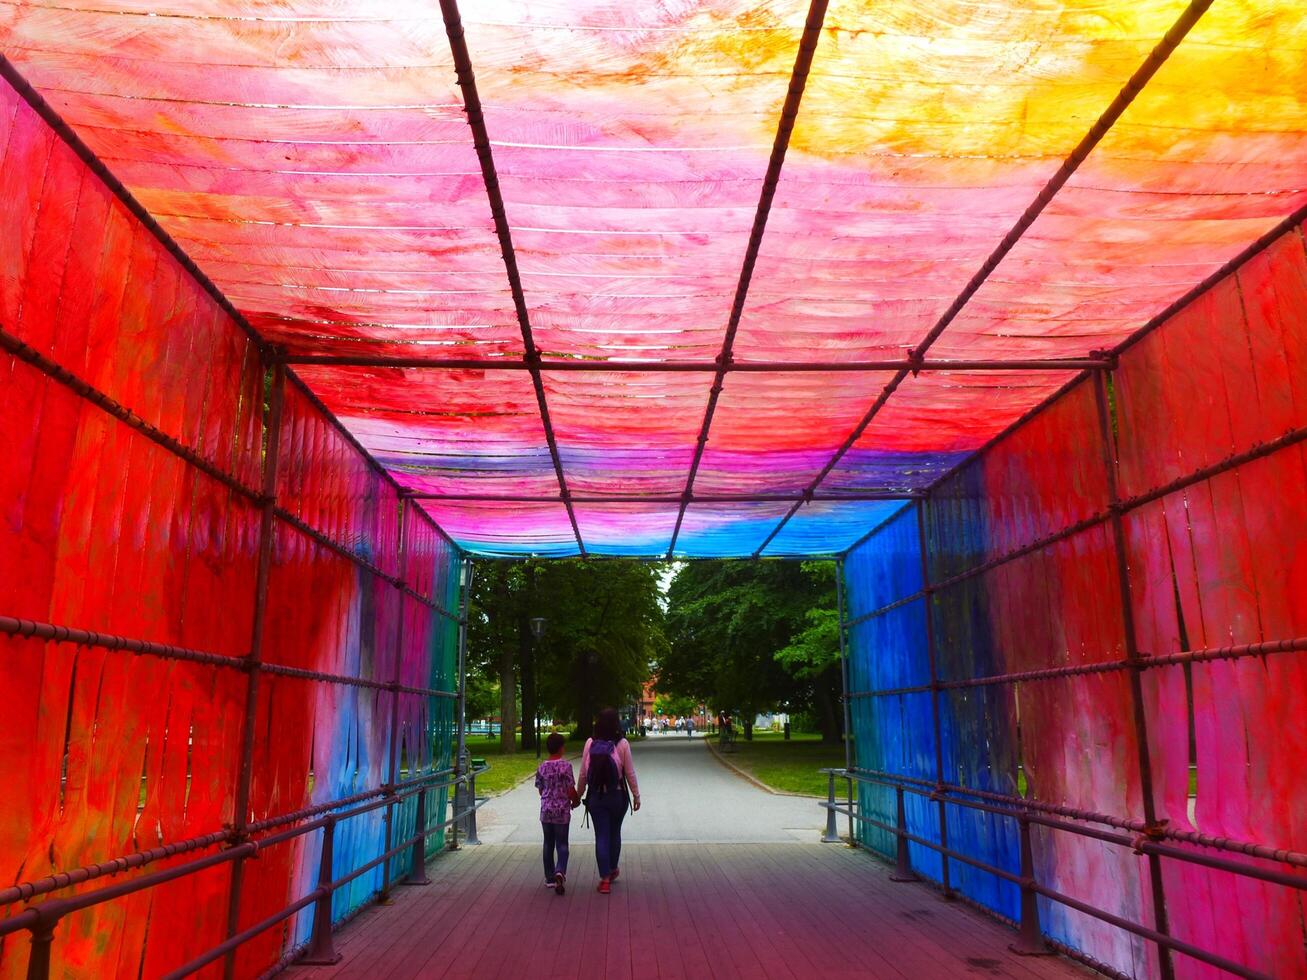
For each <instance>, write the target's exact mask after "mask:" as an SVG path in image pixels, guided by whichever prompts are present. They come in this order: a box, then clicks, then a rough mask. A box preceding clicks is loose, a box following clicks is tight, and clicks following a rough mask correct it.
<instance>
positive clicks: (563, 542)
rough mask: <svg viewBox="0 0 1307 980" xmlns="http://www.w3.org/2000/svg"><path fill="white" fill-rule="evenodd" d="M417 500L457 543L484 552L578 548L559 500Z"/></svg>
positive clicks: (553, 553)
mask: <svg viewBox="0 0 1307 980" xmlns="http://www.w3.org/2000/svg"><path fill="white" fill-rule="evenodd" d="M419 505H420V506H421V507H422V509H423V510H424V511H426V513H427V514H428V515H429V516H430V517H432V518H433V519H434V520H436V521H437V522H438V523H439V524H440V527H441V529H442V530H444V531H445V533H446V534H448V535H449V536H450V537H451V538H453V539H454V541H455V542H457V543H458V545H459V547H461V548H464V549H466V550H467V551H470V552H473V553H474V554H478V555H484V556H487V557H500V558H515V557H518V556H521V555H541V556H544V557H548V558H568V557H571V556H574V555H577V554H579V550H578V548H577V546H576V535H575V534H573V533H572V525H571V523H570V522H569V521H568V519H567V508H566V507H564V506H563V505H562V504H531V503H527V504H524V503H516V502H515V503H506V502H486V501H452V500H441V501H433V500H422V501H419Z"/></svg>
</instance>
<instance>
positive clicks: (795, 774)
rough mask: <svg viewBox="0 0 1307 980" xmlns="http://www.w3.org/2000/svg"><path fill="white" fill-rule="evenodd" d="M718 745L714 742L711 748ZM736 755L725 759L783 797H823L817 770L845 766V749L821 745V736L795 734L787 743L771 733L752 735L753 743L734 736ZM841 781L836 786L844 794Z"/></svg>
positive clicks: (823, 778)
mask: <svg viewBox="0 0 1307 980" xmlns="http://www.w3.org/2000/svg"><path fill="white" fill-rule="evenodd" d="M720 745H721V743H719V742H714V743H713V747H714V748H720ZM735 745H736V748H738V749H739V751H738V752H728V753H727V754H726V756H725V758H727V759H729V760H730V761H731V762H732V763H734V764H735V765H737V766H739V767H740V768H741V769H743V770H744V771H745V772H747V773H748V774H749V775H751V776H753V778H754V779H757V780H759V781H761V782H764V783H766V784H767V785H768V786H770V787H771V788H772V789H778V790H781V791H782V792H785V793H803V794H804V795H806V796H825V795H826V776H825V775H823V774H822V773H819V772H818V771H817V770H818V769H822V768H830V767H835V766H838V767H841V768H842V767H843V766H844V747H843V746H841V745H839V744H834V745H824V744H822V741H821V736H820V735H809V734H800V733H798V732H795V733H794V734H793V735H791V736H790V740H789V741H788V742H787V741H785V739H784V738H783V737H782V736H781V735H780V734H779V733H774V732H754V734H753V741H752V742H746V741H745V740H744V736H743V734H740V733H737V734H736V741H735ZM843 786H844V783H843V781H840V782H838V783H837V784H836V789H837V791H838V792H843Z"/></svg>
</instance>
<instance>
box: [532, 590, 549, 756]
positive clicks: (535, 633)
mask: <svg viewBox="0 0 1307 980" xmlns="http://www.w3.org/2000/svg"><path fill="white" fill-rule="evenodd" d="M545 626H546V620H545V618H544V617H543V616H534V617H532V619H531V638H532V644H531V662H532V663H533V664H535V666H536V667H537V669H536V670H534V671H532V673H533V674H535V678H536V681H535V684H536V692H535V694H536V696H535V714H536V716H535V726H536V758H537V759H539V758H540V671H539V669H538V668H539V663H538V662H537V661H538V658H537V657H536V651H537V650H538V649H539V647H540V638H541V637H542V636H544V635H545Z"/></svg>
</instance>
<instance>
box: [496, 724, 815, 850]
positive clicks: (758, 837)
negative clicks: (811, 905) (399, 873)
mask: <svg viewBox="0 0 1307 980" xmlns="http://www.w3.org/2000/svg"><path fill="white" fill-rule="evenodd" d="M631 754H632V757H633V759H634V761H635V772H636V775H637V777H639V780H640V801H641V804H642V805H641V807H640V812H639V813H634V814H633V813H628V814H627V815H626V821H625V823H624V824H623V825H622V840H623V842H631V843H637V842H642V843H651V844H652V843H660V844H670V843H723V844H751V843H781V842H783V843H788V844H793V843H795V842H796V841H799V842H805V843H813V844H816V843H818V838H819V837H820V836H821V831H822V827H823V823H824V817H825V811H824V810H822V809H821V807H819V806H818V805H817V800H816V799H814V798H812V797H807V796H777V795H773V794H772V793H768V792H767V791H766V790H763V789H759V788H758V787H757V786H755V785H753V784H752V783H751V782H749V781H748V780H747V779H744V778H743V777H742V776H740V775H738V774H737V773H735V772H733V771H732V770H730V769H728V768H727V767H726V766H724V765H722V764H721V763H720V762H718V761H717V759H716V758H714V756H713V754H712V753H711V752H710V751H709V749H708V746H707V745H705V744H704V740H703V739H702V738H700V737H698V736H696V737H694V738H693V739H691V738H687V737H686V736H685V735H679V736H678V735H653V736H650V737H649V738H646V739H643V740H641V741H637V742H634V743H632V745H631ZM573 765H574V766H577V767H578V768H579V766H580V760H579V759H577V760H576V761H574V762H573ZM584 813H585V811H584V809H578V810H576V811H575V812H574V813H573V815H572V827H573V830H572V841H573V843H574V844H588V843H591V842H592V841H593V839H594V835H593V832H592V831H591V830H590V829H589V828H583V827H582V826H581V819H582V816H583V815H584ZM477 831H478V834H479V836H480V838H481V840H482V841H484V842H485V843H487V844H494V843H509V844H529V843H539V841H540V796H539V794H538V793H537V792H536V788H535V786H534V785H533V783H532V781H531V780H529V779H528V780H527V781H526V782H525V783H523V784H522V785H520V786H518V787H517V788H516V789H512V790H510V791H509V792H507V793H505V794H504V795H502V796H497V797H495V798H494V799H493V800H491V801H490V802H489V803H487V804H486V805H485V806H484V807H482V809H481V812H480V814H479V815H478V819H477Z"/></svg>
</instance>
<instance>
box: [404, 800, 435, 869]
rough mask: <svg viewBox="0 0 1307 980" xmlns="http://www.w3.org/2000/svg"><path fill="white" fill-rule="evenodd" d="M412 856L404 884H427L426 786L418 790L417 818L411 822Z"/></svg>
mask: <svg viewBox="0 0 1307 980" xmlns="http://www.w3.org/2000/svg"><path fill="white" fill-rule="evenodd" d="M413 833H414V835H415V839H414V841H413V858H412V864H411V865H410V867H409V869H408V876H407V877H406V878H405V879H404V881H403V883H404V884H405V885H429V884H431V879H430V878H428V877H427V788H426V787H425V786H423V787H422V788H421V789H420V790H418V804H417V819H416V820H415V821H414V823H413Z"/></svg>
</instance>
